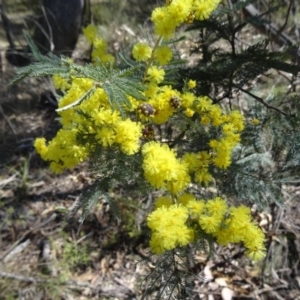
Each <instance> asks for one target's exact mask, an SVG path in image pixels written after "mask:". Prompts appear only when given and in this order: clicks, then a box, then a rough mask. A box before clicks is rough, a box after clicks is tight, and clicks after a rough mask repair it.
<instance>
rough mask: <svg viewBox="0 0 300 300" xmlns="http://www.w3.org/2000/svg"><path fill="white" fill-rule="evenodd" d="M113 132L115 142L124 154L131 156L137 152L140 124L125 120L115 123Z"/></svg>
mask: <svg viewBox="0 0 300 300" xmlns="http://www.w3.org/2000/svg"><path fill="white" fill-rule="evenodd" d="M115 131H116V138H115V142H116V143H119V144H120V146H121V149H122V151H123V152H124V153H125V154H127V155H132V154H134V153H136V152H137V151H138V150H139V148H140V144H139V139H140V137H141V136H142V126H141V124H140V123H138V122H133V121H131V120H130V119H126V120H124V121H120V122H118V123H117V125H116V127H115Z"/></svg>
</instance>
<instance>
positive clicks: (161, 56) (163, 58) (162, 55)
mask: <svg viewBox="0 0 300 300" xmlns="http://www.w3.org/2000/svg"><path fill="white" fill-rule="evenodd" d="M154 55H155V56H154V57H155V61H156V62H157V63H158V64H159V65H161V66H163V65H166V64H168V63H169V62H170V61H171V60H172V58H173V53H172V50H171V49H170V48H169V47H168V46H159V47H157V49H156V50H155V53H154Z"/></svg>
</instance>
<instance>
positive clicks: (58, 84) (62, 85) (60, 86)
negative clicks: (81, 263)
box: [52, 75, 71, 91]
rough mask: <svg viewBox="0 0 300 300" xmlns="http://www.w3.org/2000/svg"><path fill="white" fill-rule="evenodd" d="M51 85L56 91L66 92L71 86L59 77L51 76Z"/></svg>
mask: <svg viewBox="0 0 300 300" xmlns="http://www.w3.org/2000/svg"><path fill="white" fill-rule="evenodd" d="M52 81H53V85H54V87H55V88H56V89H57V90H62V91H66V90H67V89H69V88H70V87H71V85H70V84H69V83H68V81H67V80H66V79H65V78H63V77H61V76H59V75H53V76H52Z"/></svg>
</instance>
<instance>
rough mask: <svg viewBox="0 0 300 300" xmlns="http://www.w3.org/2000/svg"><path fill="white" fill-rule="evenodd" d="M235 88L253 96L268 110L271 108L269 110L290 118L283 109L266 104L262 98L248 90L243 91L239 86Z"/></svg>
mask: <svg viewBox="0 0 300 300" xmlns="http://www.w3.org/2000/svg"><path fill="white" fill-rule="evenodd" d="M235 87H236V88H238V89H239V90H241V91H242V92H244V93H245V94H247V95H249V96H251V97H252V98H254V99H255V100H256V101H258V102H259V103H261V104H263V105H264V106H265V107H267V108H269V109H273V110H275V111H277V112H279V113H280V114H282V115H285V116H290V115H289V114H288V113H285V112H284V111H282V110H281V109H279V108H277V107H275V106H272V105H270V104H268V103H266V102H265V101H264V100H263V99H262V98H260V97H258V96H256V95H254V94H252V93H251V92H249V91H247V90H245V89H243V88H241V87H238V86H235Z"/></svg>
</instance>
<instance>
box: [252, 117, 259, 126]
mask: <svg viewBox="0 0 300 300" xmlns="http://www.w3.org/2000/svg"><path fill="white" fill-rule="evenodd" d="M259 123H260V122H259V120H258V119H256V118H254V119H252V124H253V125H258V124H259Z"/></svg>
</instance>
